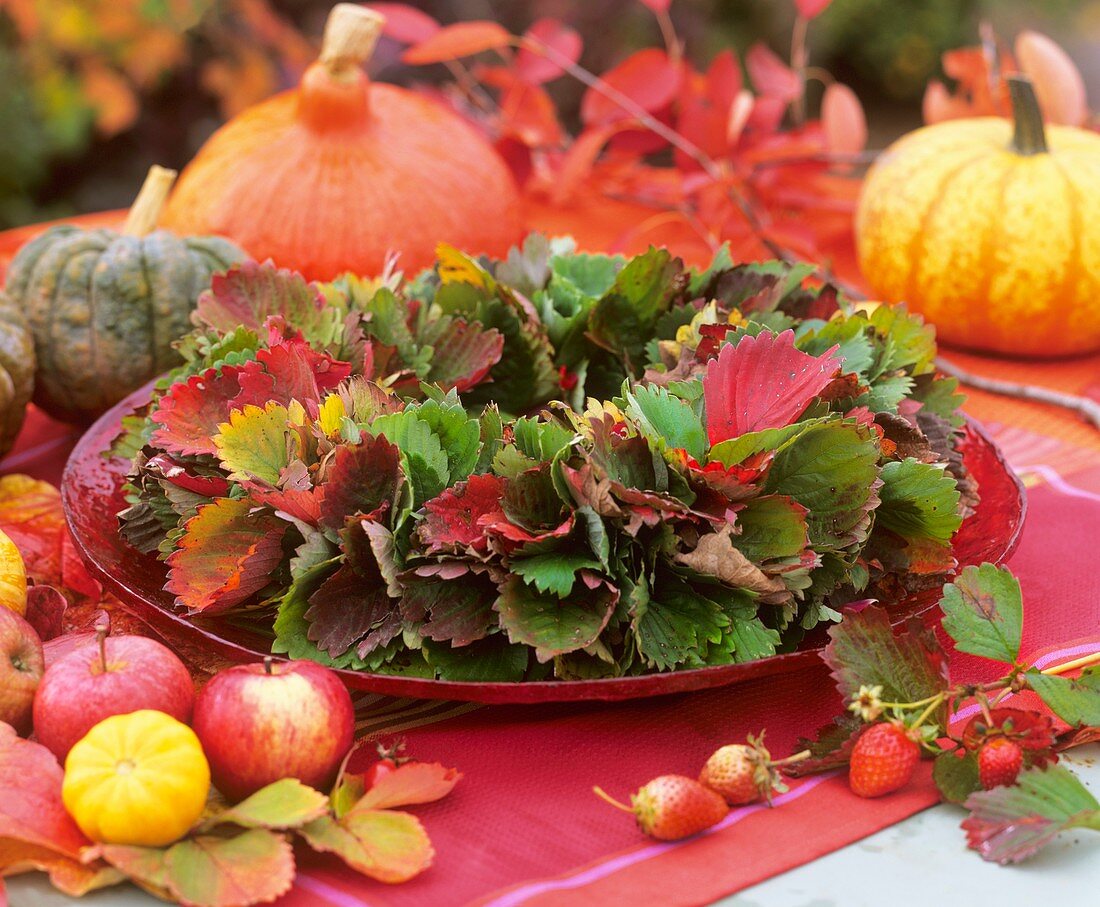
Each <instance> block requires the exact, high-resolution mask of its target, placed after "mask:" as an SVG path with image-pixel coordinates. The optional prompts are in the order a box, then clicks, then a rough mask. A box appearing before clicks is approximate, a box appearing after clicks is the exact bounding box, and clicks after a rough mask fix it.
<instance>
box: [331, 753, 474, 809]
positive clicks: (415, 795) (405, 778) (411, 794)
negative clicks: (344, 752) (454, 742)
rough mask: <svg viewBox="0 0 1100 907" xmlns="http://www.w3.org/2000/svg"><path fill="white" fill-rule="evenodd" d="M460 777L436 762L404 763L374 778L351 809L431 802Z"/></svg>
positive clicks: (382, 807)
mask: <svg viewBox="0 0 1100 907" xmlns="http://www.w3.org/2000/svg"><path fill="white" fill-rule="evenodd" d="M460 780H462V773H461V772H459V771H457V770H455V769H453V768H444V767H443V766H442V765H440V764H439V763H438V762H406V763H404V764H403V765H399V766H397V768H395V769H394V770H393V771H392V772H390V773H389V774H388V775H384V776H382V777H381V778H379V779H378V780H377V781H375V782H374V784H373V785H372V786H371V788H370V790H368V791H367V792H366V793H365V794H364V795H363V798H362V799H361V800H360V801H359V802H358V803H357V804H356V805H355V806H354V807H352V810H353V811H354V810H357V809H393V808H394V807H398V806H415V805H416V804H418V803H434V802H435V801H436V800H442V799H443V798H444V797H446V796H447V794H449V793H450V792H451V791H452V790H454V786H455V785H456V784H458V782H459V781H460Z"/></svg>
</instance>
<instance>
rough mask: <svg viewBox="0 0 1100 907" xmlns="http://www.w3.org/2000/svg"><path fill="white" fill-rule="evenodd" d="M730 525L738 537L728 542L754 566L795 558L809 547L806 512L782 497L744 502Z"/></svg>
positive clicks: (771, 496)
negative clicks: (734, 520)
mask: <svg viewBox="0 0 1100 907" xmlns="http://www.w3.org/2000/svg"><path fill="white" fill-rule="evenodd" d="M734 525H735V526H736V527H739V528H740V530H741V533H740V535H734V536H731V538H730V541H731V542H732V543H733V545H734V547H736V548H737V549H738V550H739V551H740V552H741V553H742V554H744V555H745V556H746V557H747V558H748V559H749V560H750V561H753V562H754V563H757V564H760V563H763V562H764V561H767V560H773V559H778V558H786V557H797V556H798V555H800V554H801V553H802V552H803V551H805V550H806V547H807V546H808V545H809V543H810V539H809V530H808V529H807V526H806V508H805V507H803V506H802V505H801V504H799V503H798V502H797V501H795V500H794V499H793V498H789V497H786V496H784V495H778V494H772V495H761V496H760V497H758V498H752V499H751V500H749V501H746V502H745V506H744V508H743V509H741V510H739V511H738V512H737V521H736V523H735V524H734Z"/></svg>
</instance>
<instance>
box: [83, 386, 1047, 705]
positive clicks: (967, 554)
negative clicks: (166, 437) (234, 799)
mask: <svg viewBox="0 0 1100 907" xmlns="http://www.w3.org/2000/svg"><path fill="white" fill-rule="evenodd" d="M148 394H149V390H148V389H147V388H145V389H142V390H140V391H138V392H137V393H135V394H133V395H131V396H130V397H129V398H128V399H127V400H124V401H123V402H122V403H120V404H119V405H118V406H116V407H115V408H114V409H112V410H111V411H110V412H108V413H106V414H105V415H104V416H103V417H102V418H101V419H100V420H99V421H98V422H96V423H95V424H94V425H93V426H92V427H91V428H90V429H89V430H88V432H87V433H86V434H85V435H84V437H83V438H81V439H80V441H79V442H78V443H77V445H76V448H75V449H74V450H73V452H72V455H71V456H70V458H69V462H68V464H67V466H66V467H65V475H64V477H63V479H62V484H61V494H62V500H63V503H64V507H65V516H66V519H67V520H68V522H69V528H70V529H71V530H72V533H73V538H74V539H75V540H76V546H77V549H78V550H79V552H80V555H81V557H82V558H83V559H84V562H85V563H86V564H87V565H88V567H89V569H90V570H91V571H92V573H93V574H94V575H95V576H96V578H97V579H99V581H100V582H101V583H103V585H104V586H105V587H106V588H107V589H108V590H110V591H111V592H112V593H114V594H115V595H116V596H117V597H118V598H119V600H120V601H121V602H122V604H123V605H124V606H125V607H126V608H127V609H129V610H131V611H132V612H133V613H134V614H136V615H137V616H138V617H139V618H141V619H143V620H144V621H146V622H147V623H149V624H150V625H151V626H153V627H154V628H155V629H157V630H158V631H159V632H161V633H162V634H163V635H164V636H165V637H167V638H168V639H171V638H173V637H177V638H183V637H186V638H189V639H190V640H191V641H192V642H197V643H199V644H201V645H205V646H207V647H209V649H210V650H211V651H213V652H217V653H219V654H221V655H223V656H225V657H227V658H230V659H233V660H235V661H241V662H250V661H258V660H259V659H261V658H262V657H263V656H264V655H266V654H267V653H268V650H269V640H268V639H266V638H265V637H263V636H261V635H259V634H257V633H253V632H250V631H247V630H243V629H241V628H239V627H235V626H232V625H230V624H228V623H225V622H224V621H219V620H217V619H211V618H206V619H203V618H189V617H187V616H185V615H184V614H182V613H181V612H180V611H178V610H177V609H176V608H175V607H174V605H173V600H172V596H171V595H169V594H168V593H166V592H165V591H164V590H163V589H162V586H163V585H164V582H165V567H164V564H163V563H161V562H160V561H158V560H157V559H156V558H155V557H154V556H152V555H144V554H140V553H139V552H138V551H136V550H135V549H133V548H131V547H130V546H129V545H128V544H126V542H124V541H123V540H122V537H121V536H120V535H119V533H118V525H117V520H116V514H117V513H118V512H119V511H120V510H122V509H123V507H124V506H125V502H124V500H123V498H122V492H121V485H122V479H123V476H124V475H125V473H126V468H127V465H128V464H127V462H126V461H124V460H119V459H113V460H109V459H107V458H105V457H103V456H102V451H104V450H106V449H107V447H108V446H109V445H110V443H111V441H112V440H113V439H114V438H115V436H116V435H117V434H118V431H119V426H120V421H121V419H122V417H123V416H124V415H126V414H127V413H129V412H131V411H132V410H133V408H134V407H135V406H137V405H139V404H141V403H143V402H144V401H145V400H146V399H148ZM963 453H964V457H965V460H966V465H967V467H968V468H969V469H970V471H971V473H972V474H973V475H974V476H975V478H976V479H977V480H978V483H979V486H980V491H981V504H980V505H979V507H978V511H977V513H975V514H974V515H973V516H971V517H970V518H969V519H967V520H966V521H965V522H964V523H963V525H962V528H961V529H960V530H959V532H958V535H957V536H956V538H955V557H956V558H957V559H958V561H959V563H960V565H963V566H965V565H968V564H980V563H982V562H983V561H991V562H993V563H999V562H1001V561H1003V560H1004V559H1005V558H1007V557H1008V555H1009V554H1010V553H1011V552H1012V551H1013V549H1014V548H1015V547H1016V543H1017V541H1018V539H1019V536H1020V530H1021V527H1022V526H1023V520H1024V511H1025V506H1026V505H1025V496H1024V489H1023V486H1022V485H1021V484H1020V481H1019V480H1018V479H1017V478H1016V476H1015V475H1014V474H1013V472H1012V471H1011V470H1010V469H1009V467H1008V465H1007V464H1006V463H1005V461H1004V458H1003V457H1002V455H1001V452H1000V451H999V450H998V449H997V447H996V446H995V445H994V444H993V442H992V441H991V440H990V439H989V437H988V436H987V435H986V434H985V433H984V432H983V431H982V429H981V428H980V427H979V426H978V425H977V424H976V423H973V422H971V423H970V424H968V425H967V428H966V435H965V440H964V446H963ZM938 599H939V594H938V591H937V590H929V591H928V592H924V593H921V594H918V595H913V596H909V597H907V598H904V599H902V600H901V601H897V602H888V603H887V604H888V605H889V606H890V609H891V614H892V615H893V617H894V619H895V622H900V621H903V620H905V619H907V618H908V617H910V616H914V615H918V616H919V615H923V614H925V613H926V612H927V611H929V610H930V609H931V608H933V607H934V606H935V604H936V602H937V601H938ZM824 644H825V634H824V632H823V631H820V630H819V631H818V632H816V633H815V634H812V635H811V636H810V637H809V638H807V639H806V640H805V641H804V642H803V645H802V647H801V648H800V649H799V650H798V651H796V652H791V653H789V654H785V655H775V656H772V657H770V658H762V659H760V660H759V661H752V662H747V663H745V664H732V665H719V666H715V667H708V668H696V669H692V670H688V671H676V672H670V673H664V674H647V675H644V676H641V677H622V678H608V679H602V680H575V681H532V682H527V683H456V682H453V681H444V680H426V679H423V678H417V677H390V676H386V675H382V674H368V673H364V672H360V671H340V672H339V673H340V675H341V677H342V679H343V680H344V682H345V683H346V684H347V685H348V687H350V688H351V689H357V690H369V691H370V692H373V693H383V694H388V695H392V696H413V697H419V698H424V699H457V700H466V701H472V702H497V703H501V702H508V703H516V702H568V701H575V700H617V699H634V698H639V697H645V696H657V695H661V694H665V693H683V692H687V691H690V690H702V689H707V688H710V687H718V686H724V685H726V684H731V683H736V682H738V681H742V680H749V679H752V678H757V677H765V676H768V675H771V674H783V673H787V672H790V671H793V670H797V669H799V668H801V667H803V666H805V665H807V664H809V663H811V662H813V661H814V660H816V659H817V657H818V652H819V651H820V649H821V648H822V647H823V646H824Z"/></svg>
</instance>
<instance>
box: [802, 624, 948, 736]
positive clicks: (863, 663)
mask: <svg viewBox="0 0 1100 907" xmlns="http://www.w3.org/2000/svg"><path fill="white" fill-rule="evenodd" d="M821 657H822V658H823V659H824V661H825V663H826V664H827V665H828V666H829V668H830V669H831V671H832V676H833V679H834V680H835V681H836V685H837V689H838V690H839V691H840V695H841V696H842V697H843V698H844V699H845V700H846V701H848V700H851V699H852V697H853V696H856V695H857V694H858V693H859V690H860V687H861V686H868V687H873V686H881V687H882V693H881V694H880V697H881V699H882V700H883V701H885V702H917V701H919V700H923V699H927V698H928V697H930V696H934V695H935V694H937V693H941V692H943V691H944V690H946V689H947V687H948V676H947V657H946V655H945V654H944V651H943V649H942V648H941V647H940V644H939V643H938V642H937V641H936V637H935V635H934V634H933V633H932V631H931V630H929V629H928V628H926V627H925V626H923V625H922V624H921V622H920V621H919V620H912V621H910V622H909V623H908V624H906V625H905V626H904V627H903V628H901V629H900V630H898V631H897V632H895V631H894V629H893V628H892V627H891V626H890V618H889V615H888V614H887V613H886V611H885V609H883V608H879V607H876V606H870V607H867V608H864V609H863V610H862V611H855V612H849V613H847V614H845V616H844V620H843V621H842V622H841V623H839V624H836V625H835V626H832V627H830V628H829V644H828V645H827V646H826V647H825V650H824V651H823V652H822V653H821ZM943 711H944V710H941V726H942V721H943V718H944V717H945V716H944V715H943V714H942V712H943Z"/></svg>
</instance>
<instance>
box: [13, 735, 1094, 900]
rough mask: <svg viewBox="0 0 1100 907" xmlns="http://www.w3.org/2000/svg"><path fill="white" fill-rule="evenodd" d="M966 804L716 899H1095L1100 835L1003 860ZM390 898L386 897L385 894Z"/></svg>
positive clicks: (1087, 761)
mask: <svg viewBox="0 0 1100 907" xmlns="http://www.w3.org/2000/svg"><path fill="white" fill-rule="evenodd" d="M1062 758H1063V762H1064V764H1065V765H1067V766H1068V767H1070V768H1072V769H1074V770H1075V771H1076V772H1077V773H1078V775H1079V777H1080V778H1081V779H1082V780H1083V781H1084V782H1085V784H1086V785H1088V787H1089V788H1090V789H1091V790H1092V792H1093V793H1094V794H1096V795H1097V796H1098V797H1100V745H1095V744H1094V745H1091V746H1086V747H1081V748H1079V749H1076V750H1073V751H1071V752H1069V753H1067V754H1065V755H1064V756H1063V757H1062ZM962 815H963V813H962V810H961V809H959V808H958V807H954V806H947V805H942V806H937V807H934V808H933V809H929V810H925V811H924V812H922V813H917V814H916V815H915V816H912V817H911V818H909V819H906V820H905V821H904V822H900V823H898V824H897V825H893V826H891V827H889V828H886V829H883V830H882V831H880V832H878V833H877V834H874V835H871V836H870V837H869V838H864V839H863V840H862V841H857V842H856V843H855V844H851V845H849V846H848V847H845V848H842V849H841V850H837V851H834V852H833V853H831V854H828V855H826V856H824V857H822V858H821V859H819V860H815V861H814V862H812V863H807V864H805V865H804V866H800V867H798V868H797V869H793V870H791V871H790V872H786V873H784V874H782V875H779V876H776V877H775V878H772V879H769V880H768V881H766V882H763V883H761V884H760V885H755V886H753V887H752V888H747V889H745V890H744V891H742V892H740V893H739V894H736V895H733V896H731V897H728V898H725V899H724V900H722V901H720V902H718V907H832V905H843V907H881V905H882V904H883V896H882V893H883V892H889V893H890V894H889V899H890V902H891V904H892V905H893V907H917V905H924V904H927V902H928V897H929V895H930V894H931V895H934V894H936V893H939V892H943V891H945V890H947V889H946V886H947V885H950V890H951V892H952V900H954V901H956V902H959V903H962V902H966V901H970V900H971V899H972V900H973V902H974V903H978V902H979V899H983V900H985V901H986V902H988V903H995V904H998V905H1000V907H1024V905H1028V907H1031V905H1035V904H1040V903H1043V901H1044V900H1047V899H1049V898H1050V895H1051V892H1052V890H1053V889H1055V888H1056V889H1057V893H1058V901H1059V902H1060V903H1063V904H1091V903H1095V902H1096V892H1097V888H1098V886H1100V835H1097V834H1094V833H1090V832H1088V831H1076V832H1069V833H1067V834H1063V835H1061V836H1060V837H1059V838H1058V839H1057V840H1056V841H1055V842H1054V843H1053V844H1052V845H1050V847H1048V848H1047V850H1046V851H1044V852H1043V853H1041V854H1039V855H1038V856H1036V857H1034V858H1033V859H1031V860H1030V861H1028V862H1027V863H1025V864H1023V865H1022V866H1016V867H1012V868H1008V869H1006V868H1003V867H1000V866H995V865H993V864H992V863H986V862H984V861H982V860H980V859H979V858H978V856H977V855H976V854H974V853H971V852H970V851H968V850H967V849H966V847H965V845H964V843H963V833H962V831H961V830H960V828H959V822H960V820H961V819H962ZM7 884H8V900H9V902H10V905H11V907H76V905H83V907H116V905H117V907H155V905H157V904H162V903H163V902H162V901H158V900H156V899H154V898H151V897H149V896H148V895H146V894H144V893H143V892H140V891H138V890H137V889H135V888H132V887H127V888H109V889H107V890H105V891H100V892H96V893H95V894H91V895H88V896H87V897H84V898H81V899H80V900H74V899H72V898H67V897H65V896H63V895H60V894H58V893H57V892H55V891H54V890H53V889H52V888H50V886H49V883H48V882H47V881H46V878H45V876H44V875H42V874H40V873H35V874H31V875H24V876H18V877H16V878H13V879H9V880H7ZM378 903H383V901H378Z"/></svg>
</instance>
